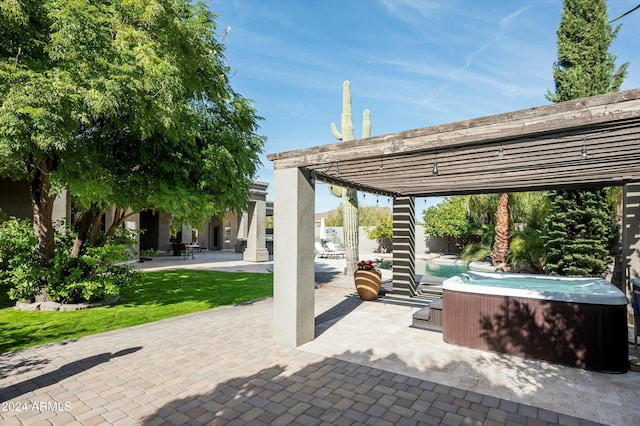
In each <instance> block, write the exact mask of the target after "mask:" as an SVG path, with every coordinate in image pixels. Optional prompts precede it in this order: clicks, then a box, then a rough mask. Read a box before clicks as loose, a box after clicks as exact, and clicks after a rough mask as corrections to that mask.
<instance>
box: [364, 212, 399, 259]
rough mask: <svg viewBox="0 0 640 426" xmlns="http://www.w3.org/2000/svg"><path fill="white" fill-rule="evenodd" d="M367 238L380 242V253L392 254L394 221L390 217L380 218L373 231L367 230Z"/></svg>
mask: <svg viewBox="0 0 640 426" xmlns="http://www.w3.org/2000/svg"><path fill="white" fill-rule="evenodd" d="M367 237H368V238H369V239H371V240H376V241H377V242H378V251H379V252H380V253H390V252H391V250H392V248H393V247H392V246H393V219H392V217H391V216H390V215H386V216H380V217H379V218H378V223H376V226H375V227H374V228H372V229H367Z"/></svg>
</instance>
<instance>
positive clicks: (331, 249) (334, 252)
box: [325, 241, 347, 257]
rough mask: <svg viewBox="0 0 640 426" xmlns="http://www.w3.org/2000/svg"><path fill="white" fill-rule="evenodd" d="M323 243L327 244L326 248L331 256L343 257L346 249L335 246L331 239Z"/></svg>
mask: <svg viewBox="0 0 640 426" xmlns="http://www.w3.org/2000/svg"><path fill="white" fill-rule="evenodd" d="M325 244H326V245H327V248H328V249H329V250H328V252H329V254H330V255H331V256H334V257H338V256H342V257H345V255H346V254H347V252H346V251H344V250H341V249H339V248H337V247H336V246H335V244H333V243H332V242H331V241H327V242H326V243H325Z"/></svg>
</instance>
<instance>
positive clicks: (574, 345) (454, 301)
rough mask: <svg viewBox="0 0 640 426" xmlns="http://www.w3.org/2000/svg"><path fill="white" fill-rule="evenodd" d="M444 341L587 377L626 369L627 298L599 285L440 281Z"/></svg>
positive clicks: (486, 276)
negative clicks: (543, 363)
mask: <svg viewBox="0 0 640 426" xmlns="http://www.w3.org/2000/svg"><path fill="white" fill-rule="evenodd" d="M442 302H443V310H442V336H443V339H444V341H445V342H447V343H451V344H454V345H460V346H466V347H470V348H477V349H483V350H491V351H495V352H501V353H506V354H510V355H517V356H522V357H527V358H535V359H540V360H545V361H551V362H556V363H560V364H566V365H571V366H575V367H579V368H584V369H588V370H598V371H605V372H614V373H624V372H626V371H627V369H628V350H629V347H628V340H627V339H628V336H627V298H626V296H625V295H624V293H622V292H621V291H620V290H619V289H618V288H616V287H615V286H613V285H612V284H611V283H609V282H608V281H605V280H603V279H599V278H573V277H556V276H549V275H526V274H513V273H511V274H510V273H488V272H465V273H462V274H458V275H456V276H454V277H451V278H449V279H447V280H445V281H444V282H443V297H442Z"/></svg>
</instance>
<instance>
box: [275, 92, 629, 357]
mask: <svg viewBox="0 0 640 426" xmlns="http://www.w3.org/2000/svg"><path fill="white" fill-rule="evenodd" d="M267 158H268V159H269V160H271V161H273V163H274V170H275V185H274V186H275V194H276V198H275V233H276V235H275V238H274V243H275V248H274V253H275V266H274V267H275V270H276V276H275V286H276V291H275V297H276V304H275V309H276V313H275V316H276V319H277V318H278V316H279V313H278V312H277V311H278V306H284V307H285V308H283V309H287V308H286V306H287V305H291V303H293V305H295V308H292V309H296V310H297V311H296V315H298V314H301V315H302V316H303V317H304V314H302V313H301V312H302V311H301V310H300V309H301V307H300V306H298V302H300V301H301V300H302V299H304V300H306V299H308V294H307V295H306V296H304V297H302V299H300V300H298V299H296V300H292V299H287V301H286V303H283V305H279V304H278V300H277V297H278V294H279V293H280V294H281V295H280V297H281V298H287V297H288V296H287V294H288V293H289V290H291V289H293V288H297V289H298V290H300V288H303V287H304V286H305V285H306V286H310V287H311V288H313V277H311V278H310V280H311V283H308V282H307V283H304V282H300V281H301V280H302V281H306V280H309V277H308V271H307V270H308V266H306V267H303V268H302V269H301V270H304V271H305V274H307V275H305V277H303V276H301V275H299V274H298V275H296V276H285V275H282V276H280V277H279V276H278V275H277V271H279V270H281V269H284V268H285V266H283V265H286V264H287V263H290V260H291V259H297V262H298V265H297V266H298V267H300V266H304V265H303V264H304V262H306V259H305V256H308V253H313V234H312V233H311V236H310V237H309V236H308V234H309V229H307V228H309V227H312V226H313V219H312V213H313V209H312V210H311V213H310V216H311V219H308V218H307V215H309V213H308V211H307V210H308V208H306V207H304V205H303V204H304V203H306V204H308V203H311V205H312V206H313V200H312V199H311V197H310V195H309V194H308V193H307V187H306V185H309V188H310V189H311V195H313V188H314V182H315V181H316V180H321V181H324V182H327V183H331V184H336V185H340V186H344V187H351V188H355V189H357V190H359V191H364V192H369V193H373V194H381V195H386V196H390V197H393V199H394V244H396V243H397V244H398V246H397V247H396V246H394V289H395V288H396V284H399V287H400V288H405V289H406V292H407V294H408V295H412V286H413V285H414V284H415V283H414V279H415V274H414V269H413V262H414V258H415V256H414V252H413V247H409V246H411V245H412V244H413V241H414V238H415V236H414V235H413V233H412V232H413V231H411V229H412V228H413V216H414V209H415V206H414V199H415V198H416V197H431V196H443V195H461V194H476V193H500V192H518V191H533V190H543V189H570V188H572V189H577V188H593V187H602V186H615V185H627V184H632V183H634V182H638V181H640V89H633V90H627V91H623V92H616V93H610V94H606V95H601V96H594V97H590V98H585V99H579V100H573V101H569V102H563V103H558V104H552V105H546V106H542V107H536V108H531V109H526V110H521V111H515V112H510V113H506V114H499V115H492V116H487V117H482V118H476V119H472V120H465V121H459V122H455V123H450V124H444V125H438V126H431V127H425V128H421V129H416V130H408V131H404V132H400V133H394V134H389V135H383V136H376V137H371V138H367V139H359V140H353V141H348V142H339V143H334V144H328V145H322V146H318V147H313V148H307V149H301V150H296V151H288V152H282V153H277V154H271V155H268V156H267ZM294 178H295V179H294ZM305 182H306V183H305ZM278 194H282V197H281V199H279V195H278ZM283 205H285V206H287V208H284V209H283V208H279V206H283ZM396 213H397V214H396ZM281 223H288V224H289V226H296V233H295V238H297V240H296V241H297V244H295V247H294V248H290V247H287V244H289V245H291V243H292V242H291V239H290V238H289V237H288V236H287V235H286V233H284V232H283V231H282V228H281V227H280V224H281ZM294 223H295V224H297V225H294ZM305 229H306V231H304V232H302V231H303V230H305ZM310 229H311V232H312V231H313V228H310ZM396 229H397V238H396ZM407 233H410V234H407ZM632 234H633V235H635V233H632ZM303 235H306V236H305V237H304V238H308V239H309V241H303V240H301V239H300V238H301V237H302V236H303ZM307 244H308V246H309V247H307V246H306V245H307ZM627 246H628V244H627ZM396 250H398V253H396ZM280 255H282V257H281V258H280V257H279V256H280ZM312 261H313V255H312V254H311V260H310V262H312ZM396 264H398V265H405V264H406V266H407V267H406V268H404V271H403V270H402V268H400V270H399V271H398V275H397V277H396V268H395V265H396ZM311 266H313V265H311ZM296 271H298V269H296ZM279 287H280V288H282V289H283V290H286V291H282V292H279V291H278V288H279ZM292 294H295V295H296V297H297V295H299V293H298V291H294V292H293V293H292ZM303 302H304V301H303ZM312 307H313V306H312V305H311V306H309V305H306V306H303V307H302V310H308V309H309V308H311V313H310V314H309V315H311V316H313V309H312ZM286 317H287V318H288V320H292V319H293V318H298V319H300V318H299V317H296V316H294V317H291V316H290V315H289V316H286ZM312 319H313V317H311V326H310V325H309V319H308V318H306V319H304V320H303V322H304V324H305V325H304V326H302V327H303V328H309V327H312V322H313V321H312ZM277 322H278V321H276V325H275V331H274V335H275V337H276V338H277V339H278V340H280V341H282V342H285V343H287V342H290V340H289V339H288V338H285V337H284V334H287V333H294V334H297V333H299V332H300V328H299V327H298V326H301V325H302V323H299V322H297V323H296V327H294V329H293V330H289V331H282V333H281V331H280V329H279V327H280V325H279V324H277ZM284 329H287V327H284ZM284 329H283V330H284ZM305 333H306V334H305V336H306V337H302V338H296V339H294V341H295V342H294V343H295V344H294V346H295V345H298V344H301V343H300V342H302V343H304V341H305V340H307V341H308V340H312V339H313V336H312V332H311V337H310V338H309V334H308V333H309V330H306V332H305ZM280 334H282V336H280ZM280 337H282V338H280Z"/></svg>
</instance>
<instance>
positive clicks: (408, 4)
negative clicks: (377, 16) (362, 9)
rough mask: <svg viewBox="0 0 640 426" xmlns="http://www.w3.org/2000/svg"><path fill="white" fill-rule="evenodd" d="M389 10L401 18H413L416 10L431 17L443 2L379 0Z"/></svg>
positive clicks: (422, 15) (425, 16)
mask: <svg viewBox="0 0 640 426" xmlns="http://www.w3.org/2000/svg"><path fill="white" fill-rule="evenodd" d="M379 1H380V4H382V5H383V6H384V7H385V9H387V12H388V13H389V14H391V15H392V16H394V17H396V18H398V19H401V20H407V21H409V20H413V19H414V18H415V15H416V12H417V13H418V14H419V15H420V16H421V17H423V18H429V17H432V16H433V15H434V13H435V12H436V11H437V10H439V9H441V8H442V7H443V2H441V1H434V0H379Z"/></svg>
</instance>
